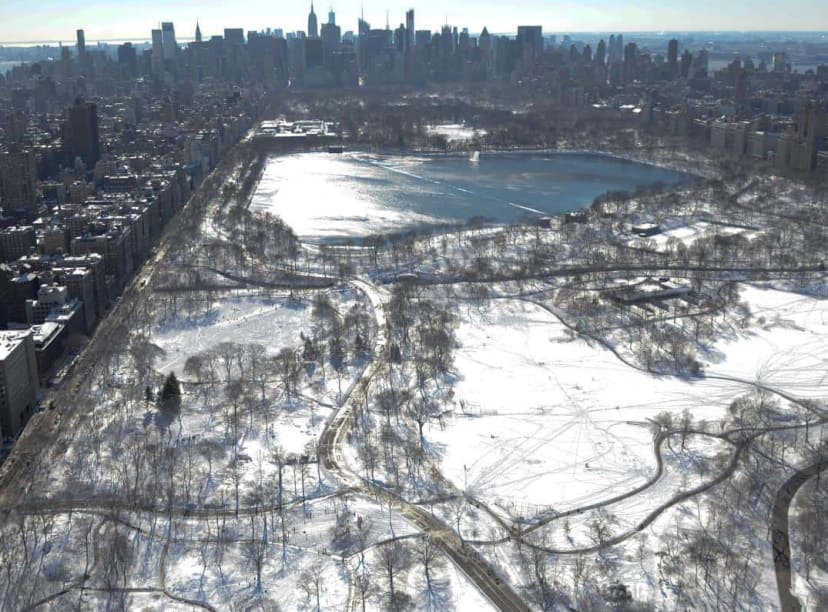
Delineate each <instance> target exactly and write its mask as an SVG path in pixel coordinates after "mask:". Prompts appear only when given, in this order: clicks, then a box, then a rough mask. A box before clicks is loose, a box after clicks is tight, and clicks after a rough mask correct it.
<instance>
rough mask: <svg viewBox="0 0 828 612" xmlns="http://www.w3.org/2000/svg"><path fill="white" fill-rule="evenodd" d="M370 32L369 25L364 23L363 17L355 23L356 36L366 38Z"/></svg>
mask: <svg viewBox="0 0 828 612" xmlns="http://www.w3.org/2000/svg"><path fill="white" fill-rule="evenodd" d="M370 31H371V24H370V23H368V22H367V21H365V19H364V16H363V17H360V18H359V21H358V22H357V34H358V35H359V36H360V37H363V36H366V35H367V34H368V32H370Z"/></svg>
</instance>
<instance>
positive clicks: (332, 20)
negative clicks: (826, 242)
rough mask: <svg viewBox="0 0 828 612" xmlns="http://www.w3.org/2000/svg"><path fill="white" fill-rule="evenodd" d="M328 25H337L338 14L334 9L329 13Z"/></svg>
mask: <svg viewBox="0 0 828 612" xmlns="http://www.w3.org/2000/svg"><path fill="white" fill-rule="evenodd" d="M328 25H336V13H334V10H333V7H331V10H329V11H328Z"/></svg>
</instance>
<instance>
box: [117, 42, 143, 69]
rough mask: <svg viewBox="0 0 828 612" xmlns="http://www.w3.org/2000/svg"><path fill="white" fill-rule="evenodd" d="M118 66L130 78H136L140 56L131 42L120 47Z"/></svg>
mask: <svg viewBox="0 0 828 612" xmlns="http://www.w3.org/2000/svg"><path fill="white" fill-rule="evenodd" d="M118 64H119V65H120V66H121V67H122V68H123V69H124V70H125V71H126V74H128V75H129V76H135V75H136V74H137V69H138V55H137V54H136V52H135V47H134V46H132V43H131V42H127V43H124V44H122V45H118Z"/></svg>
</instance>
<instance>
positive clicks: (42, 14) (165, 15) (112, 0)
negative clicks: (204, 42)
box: [0, 0, 828, 45]
mask: <svg viewBox="0 0 828 612" xmlns="http://www.w3.org/2000/svg"><path fill="white" fill-rule="evenodd" d="M4 5H5V7H4V11H3V12H4V19H3V20H2V22H0V44H5V45H13V44H27V43H28V44H32V43H50V42H55V43H56V42H69V41H74V38H75V30H76V29H84V30H85V33H86V40H87V41H88V42H89V43H94V42H95V41H102V42H104V41H117V40H139V41H140V40H146V39H148V38H149V36H150V30H151V29H153V28H157V27H159V26H158V24H159V22H161V21H172V22H173V23H174V24H175V28H176V35H177V37H178V38H180V39H181V40H185V41H186V40H187V39H192V37H193V34H194V31H195V26H196V21H198V22H199V24H200V27H201V31H202V33H203V35H204V36H205V37H206V38H209V37H210V36H212V35H216V34H221V33H222V32H223V30H224V28H233V27H236V28H238V27H240V28H243V29H244V30H245V31H248V30H263V29H266V28H271V29H276V28H281V29H283V30H284V31H285V32H292V31H297V30H305V29H306V28H307V15H308V10H309V8H310V2H307V3H305V2H296V3H292V5H291V7H290V9H289V10H287V9H285V8H279V9H276V10H274V7H273V5H272V3H270V2H265V1H264V0H251V1H250V2H248V3H247V4H246V5H245V7H244V16H243V17H240V16H239V13H238V8H237V7H236V6H235V5H234V4H231V3H230V2H226V1H224V0H214V1H212V2H205V3H200V2H195V1H193V0H183V1H182V2H178V3H176V4H175V5H170V4H169V3H165V2H162V1H161V0H146V1H145V2H141V3H138V2H134V1H133V0H109V1H104V2H95V1H94V0H65V1H62V0H43V1H42V2H39V3H37V4H32V3H24V2H23V1H22V0H5V2H4ZM360 7H361V4H360V2H357V1H356V0H347V1H344V2H343V1H340V2H336V3H335V4H334V6H333V9H334V10H335V11H336V22H337V24H338V25H340V26H341V27H342V31H343V32H346V31H348V30H353V31H356V29H357V19H358V17H359V15H360V10H361V8H360ZM386 7H387V15H388V24H389V25H390V27H391V28H395V27H397V26H398V25H399V24H400V23H403V22H404V21H405V11H406V10H407V9H409V8H414V10H415V27H416V28H417V29H429V30H432V31H434V30H438V29H439V28H440V27H441V26H442V25H443V24H445V23H448V24H450V25H452V26H456V27H458V28H461V29H462V28H468V29H469V31H470V32H472V33H478V32H480V31H481V30H482V29H483V27H484V26H485V27H487V28H488V29H489V31H490V32H493V33H496V32H497V33H514V32H515V31H516V29H517V26H518V25H542V26H543V28H544V32H548V33H550V34H555V33H584V34H587V33H604V32H629V33H659V32H675V33H687V34H692V33H694V32H744V33H753V32H779V33H784V32H791V33H824V32H825V31H828V11H824V10H822V7H820V6H819V3H817V2H813V1H810V0H792V1H791V2H789V3H787V5H786V10H785V12H784V14H782V15H780V14H778V13H779V12H778V10H776V9H777V5H776V3H771V2H770V1H769V0H759V1H758V2H757V1H755V0H734V2H732V3H730V4H729V5H727V6H726V7H724V6H723V5H721V4H720V3H717V2H712V1H711V0H701V1H700V2H696V3H692V4H691V3H685V2H681V3H680V2H674V1H661V2H656V1H655V0H632V1H631V2H628V3H625V4H624V6H623V9H619V7H618V5H617V3H614V2H612V1H611V0H584V1H582V2H579V3H577V4H576V3H573V4H571V5H569V6H552V5H550V3H549V2H547V1H544V0H524V2H521V3H520V10H519V11H517V10H516V9H515V7H514V6H512V5H505V4H504V3H501V2H494V1H492V0H483V1H478V2H472V1H471V0H456V1H455V2H454V3H452V4H451V5H450V7H451V8H450V10H447V5H446V3H443V2H437V0H420V1H415V2H411V1H408V0H406V1H404V2H403V1H400V0H387V2H385V3H384V4H383V5H382V6H377V5H371V3H365V8H364V15H365V19H366V20H367V21H368V22H369V23H371V25H372V27H375V28H382V27H385V25H386ZM314 8H315V12H316V14H317V20H318V22H319V24H322V23H325V22H327V20H328V10H329V4H327V3H324V2H318V3H315V7H314ZM136 15H138V16H140V18H136ZM516 15H519V16H516ZM144 16H146V17H144ZM826 38H827V39H828V35H827V36H826Z"/></svg>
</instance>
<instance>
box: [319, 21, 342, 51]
mask: <svg viewBox="0 0 828 612" xmlns="http://www.w3.org/2000/svg"><path fill="white" fill-rule="evenodd" d="M320 35H321V38H322V43H323V46H324V47H325V54H326V55H327V54H328V53H331V52H333V51H335V50H336V48H337V47H338V46H339V41H340V39H341V38H342V30H341V28H340V27H339V26H338V25H336V24H335V23H323V24H322V31H321V32H320Z"/></svg>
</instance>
